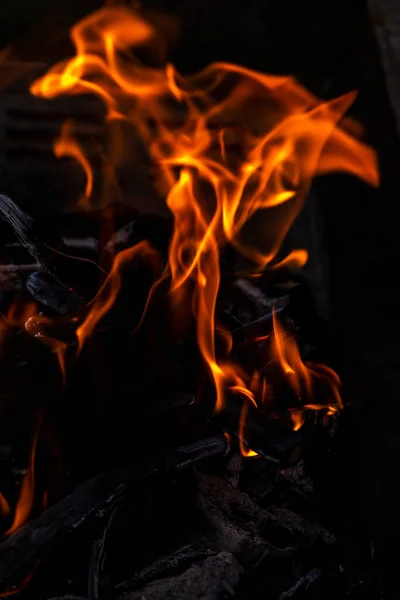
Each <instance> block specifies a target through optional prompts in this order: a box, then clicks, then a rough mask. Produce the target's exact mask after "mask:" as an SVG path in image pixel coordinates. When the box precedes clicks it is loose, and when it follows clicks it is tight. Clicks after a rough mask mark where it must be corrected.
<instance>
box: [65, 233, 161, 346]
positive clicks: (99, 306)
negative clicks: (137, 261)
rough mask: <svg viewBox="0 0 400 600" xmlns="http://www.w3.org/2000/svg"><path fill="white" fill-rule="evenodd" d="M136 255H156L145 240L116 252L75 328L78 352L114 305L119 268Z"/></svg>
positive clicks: (119, 276)
mask: <svg viewBox="0 0 400 600" xmlns="http://www.w3.org/2000/svg"><path fill="white" fill-rule="evenodd" d="M136 256H147V257H150V258H155V257H157V256H158V255H157V252H156V251H155V250H154V249H153V248H152V246H151V245H150V243H149V242H147V241H143V242H139V243H138V244H136V245H135V246H133V247H132V248H128V249H127V250H123V251H122V252H120V253H119V254H117V256H116V257H115V259H114V262H113V266H112V269H111V271H110V273H109V274H108V276H107V279H106V280H105V282H104V283H103V285H102V286H101V288H100V290H99V291H98V293H97V294H96V296H95V298H94V299H93V300H92V302H91V304H90V311H89V313H88V315H87V317H86V319H85V321H84V322H83V323H82V324H81V325H80V326H79V327H78V328H77V330H76V335H77V338H78V352H80V351H81V350H82V347H83V345H84V343H85V341H86V340H87V338H88V337H90V336H91V335H92V333H93V331H94V329H95V328H96V325H97V324H98V322H99V321H100V320H101V318H102V317H104V315H105V314H106V313H107V312H108V311H109V310H110V309H111V308H112V306H113V305H114V303H115V300H116V298H117V296H118V293H119V291H120V289H121V284H122V279H121V270H122V269H123V267H124V266H125V265H129V264H131V263H132V261H133V260H134V258H135V257H136Z"/></svg>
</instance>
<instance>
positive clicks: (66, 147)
mask: <svg viewBox="0 0 400 600" xmlns="http://www.w3.org/2000/svg"><path fill="white" fill-rule="evenodd" d="M53 150H54V154H55V156H57V158H60V157H63V156H69V157H70V158H73V159H74V160H76V161H77V162H78V164H80V165H81V167H82V169H83V171H84V173H85V175H86V186H85V191H84V193H83V195H82V197H81V198H80V200H79V202H78V206H82V207H84V208H88V203H89V199H90V196H91V194H92V189H93V172H92V167H91V166H90V163H89V161H88V159H87V157H86V156H85V154H84V152H83V150H82V149H81V148H80V146H79V144H78V141H77V140H76V139H75V138H74V136H73V124H72V123H71V122H70V121H66V122H65V123H64V124H63V126H62V128H61V132H60V137H59V138H58V139H57V140H56V141H55V142H54V145H53Z"/></svg>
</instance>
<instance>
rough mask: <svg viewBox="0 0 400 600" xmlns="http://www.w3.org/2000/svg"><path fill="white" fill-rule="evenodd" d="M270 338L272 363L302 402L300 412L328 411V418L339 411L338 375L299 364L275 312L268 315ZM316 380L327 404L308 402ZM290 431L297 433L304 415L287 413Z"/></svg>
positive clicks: (323, 367)
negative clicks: (323, 386) (325, 392)
mask: <svg viewBox="0 0 400 600" xmlns="http://www.w3.org/2000/svg"><path fill="white" fill-rule="evenodd" d="M272 322H273V338H272V352H273V354H274V357H275V359H276V360H277V362H278V364H279V365H280V367H281V369H282V371H283V372H284V374H285V377H286V379H287V382H288V383H289V385H290V387H291V388H292V389H293V391H294V392H295V393H296V394H297V395H298V396H299V397H300V398H302V399H306V402H305V403H304V405H303V408H308V409H312V410H318V409H320V408H328V409H329V410H328V414H329V413H333V412H335V411H336V410H338V409H339V408H343V403H342V399H341V395H340V379H339V377H338V375H337V374H336V373H335V372H334V371H333V370H332V369H330V368H329V367H327V366H326V365H320V364H317V363H310V364H309V365H306V364H304V363H303V361H302V359H301V356H300V352H299V348H298V346H297V343H296V340H295V339H294V337H293V336H289V335H288V334H287V333H286V332H285V330H284V329H283V327H282V326H281V325H280V323H279V321H278V318H277V316H276V314H275V312H274V311H273V312H272ZM316 378H319V379H322V380H323V381H324V382H325V384H326V386H327V388H328V402H327V404H324V405H321V404H312V403H310V402H309V399H311V398H312V396H313V384H314V381H315V379H316ZM291 418H292V422H293V428H294V429H300V427H301V426H302V424H303V422H304V411H303V410H293V411H291Z"/></svg>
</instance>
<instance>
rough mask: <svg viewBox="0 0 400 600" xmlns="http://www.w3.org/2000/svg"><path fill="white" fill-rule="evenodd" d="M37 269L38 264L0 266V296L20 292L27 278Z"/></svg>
mask: <svg viewBox="0 0 400 600" xmlns="http://www.w3.org/2000/svg"><path fill="white" fill-rule="evenodd" d="M39 267H40V265H39V263H31V264H23V265H13V264H9V265H0V294H1V295H3V294H7V293H8V292H15V291H19V290H22V289H23V288H24V285H25V280H26V278H27V276H28V275H29V274H30V273H33V271H35V270H36V269H38V268H39Z"/></svg>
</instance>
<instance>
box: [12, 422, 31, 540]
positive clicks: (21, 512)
mask: <svg viewBox="0 0 400 600" xmlns="http://www.w3.org/2000/svg"><path fill="white" fill-rule="evenodd" d="M37 438H38V434H37V432H36V434H35V436H34V439H33V443H32V448H31V452H30V458H29V464H28V468H27V470H26V473H25V475H24V477H23V479H22V483H21V489H20V493H19V498H18V502H17V506H16V509H15V513H14V519H13V522H12V525H11V527H10V528H9V529H8V530H7V531H6V533H5V535H10V534H11V533H13V532H14V531H16V530H17V529H18V528H19V527H21V525H23V524H24V523H26V521H27V520H28V519H29V517H30V514H31V512H32V508H33V503H34V499H35V495H34V492H35V478H34V473H35V454H36V445H37Z"/></svg>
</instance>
